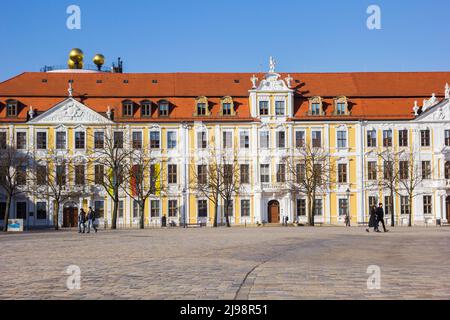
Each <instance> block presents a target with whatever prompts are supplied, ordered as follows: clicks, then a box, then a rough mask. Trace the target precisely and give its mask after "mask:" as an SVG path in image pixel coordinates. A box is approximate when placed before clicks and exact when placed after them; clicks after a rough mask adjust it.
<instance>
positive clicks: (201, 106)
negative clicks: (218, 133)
mask: <svg viewBox="0 0 450 320" xmlns="http://www.w3.org/2000/svg"><path fill="white" fill-rule="evenodd" d="M197 115H199V116H205V115H206V103H197Z"/></svg>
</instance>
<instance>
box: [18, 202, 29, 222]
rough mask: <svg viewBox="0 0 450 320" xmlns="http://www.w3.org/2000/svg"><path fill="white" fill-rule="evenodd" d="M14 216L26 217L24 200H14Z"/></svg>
mask: <svg viewBox="0 0 450 320" xmlns="http://www.w3.org/2000/svg"><path fill="white" fill-rule="evenodd" d="M16 218H17V219H24V220H26V219H27V203H26V202H16Z"/></svg>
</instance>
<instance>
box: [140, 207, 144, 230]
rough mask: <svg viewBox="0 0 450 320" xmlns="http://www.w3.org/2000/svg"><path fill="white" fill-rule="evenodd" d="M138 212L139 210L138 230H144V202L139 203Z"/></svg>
mask: <svg viewBox="0 0 450 320" xmlns="http://www.w3.org/2000/svg"><path fill="white" fill-rule="evenodd" d="M139 210H141V212H140V214H141V215H140V221H139V228H140V229H145V202H144V201H140V204H139Z"/></svg>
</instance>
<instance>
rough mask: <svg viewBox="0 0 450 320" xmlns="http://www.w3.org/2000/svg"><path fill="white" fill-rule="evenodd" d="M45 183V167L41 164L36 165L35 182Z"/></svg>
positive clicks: (38, 183) (43, 184) (41, 184)
mask: <svg viewBox="0 0 450 320" xmlns="http://www.w3.org/2000/svg"><path fill="white" fill-rule="evenodd" d="M46 183H47V167H46V166H43V165H37V166H36V184H37V185H38V186H45V185H46Z"/></svg>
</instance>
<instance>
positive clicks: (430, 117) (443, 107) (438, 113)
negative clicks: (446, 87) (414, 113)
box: [416, 99, 450, 122]
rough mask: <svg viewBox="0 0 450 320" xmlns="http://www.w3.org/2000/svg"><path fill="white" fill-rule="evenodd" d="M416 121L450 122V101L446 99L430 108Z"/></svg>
mask: <svg viewBox="0 0 450 320" xmlns="http://www.w3.org/2000/svg"><path fill="white" fill-rule="evenodd" d="M416 121H433V122H434V121H435V122H441V121H450V100H449V99H444V100H442V101H440V102H438V103H437V104H435V105H434V106H432V107H430V108H428V109H427V110H426V111H425V112H423V113H422V114H421V115H420V116H418V117H417V118H416Z"/></svg>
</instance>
